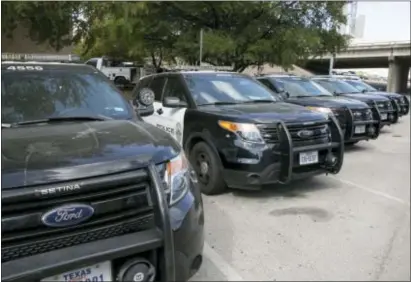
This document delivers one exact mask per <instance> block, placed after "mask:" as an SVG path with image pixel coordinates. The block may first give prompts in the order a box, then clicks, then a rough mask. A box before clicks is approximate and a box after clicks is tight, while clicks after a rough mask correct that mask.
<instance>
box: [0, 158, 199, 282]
mask: <svg viewBox="0 0 411 282" xmlns="http://www.w3.org/2000/svg"><path fill="white" fill-rule="evenodd" d="M192 176H193V177H194V175H193V174H192ZM131 179H133V180H134V181H135V180H136V179H138V180H144V181H149V183H150V186H151V187H152V188H153V189H147V190H146V191H145V192H144V190H141V191H140V190H138V189H137V190H136V192H134V196H132V197H128V198H127V199H126V198H124V199H126V200H127V204H133V205H136V206H145V204H147V208H146V211H145V212H143V213H138V214H136V216H135V217H131V218H130V217H128V218H129V219H128V220H122V218H119V219H118V224H114V225H113V224H111V223H110V224H107V225H101V224H100V227H99V228H96V227H93V226H88V227H87V228H85V227H84V228H82V229H81V230H77V231H72V229H73V227H71V228H70V227H68V228H66V229H65V230H66V231H65V232H63V233H61V234H58V235H55V236H53V237H52V238H47V239H44V240H36V241H35V242H33V243H31V244H29V243H28V242H29V241H30V239H26V240H20V242H21V243H19V244H18V245H10V244H7V241H9V240H12V239H16V237H15V236H13V237H12V236H7V237H6V238H5V235H6V233H4V234H3V236H2V281H22V282H23V281H74V280H77V279H81V277H87V278H88V279H90V281H187V280H188V279H189V278H190V277H191V276H192V275H193V273H195V272H196V271H197V270H198V269H199V267H200V266H201V264H202V256H201V254H202V249H203V243H204V230H203V226H204V214H203V204H202V201H201V195H200V192H199V189H198V187H197V186H196V185H197V183H196V180H194V178H191V179H192V180H190V181H189V183H188V184H189V185H190V188H189V189H188V191H187V193H185V194H184V196H182V197H180V199H177V200H178V201H177V202H176V203H175V204H174V205H173V206H170V205H169V200H170V197H173V195H170V194H167V193H166V192H165V191H167V190H166V189H165V187H164V182H163V181H164V178H163V177H162V176H161V168H160V166H155V165H150V166H149V167H148V168H147V169H146V170H138V171H132V172H128V173H123V174H121V178H120V177H119V176H116V175H114V176H112V177H111V181H112V182H113V181H119V182H120V183H123V184H124V183H126V182H128V183H129V180H131ZM137 183H138V182H137ZM82 184H83V187H92V186H93V185H94V186H95V185H96V184H98V183H96V182H95V181H93V180H90V181H84V182H83V183H82ZM106 184H107V183H106ZM134 186H135V184H134ZM137 186H138V185H137ZM194 186H196V187H197V188H196V189H193V187H194ZM126 187H127V186H124V187H123V186H122V188H126ZM43 188H44V187H43ZM26 192H28V191H26ZM146 193H147V194H146ZM19 195H20V194H19ZM26 195H27V196H29V194H26ZM145 195H147V197H148V202H144V201H143V200H142V199H143V198H144V196H145ZM27 196H26V197H27ZM94 196H95V195H94V194H89V197H94ZM122 199H123V198H118V199H115V200H113V199H112V198H109V199H107V200H101V201H100V202H93V204H92V205H91V206H92V207H94V208H95V211H98V210H100V211H106V210H107V209H109V208H110V205H111V208H115V207H116V205H115V204H119V203H120V202H119V201H122ZM13 200H14V199H12V198H9V199H8V197H7V195H4V194H3V200H2V201H3V207H2V208H4V205H8V206H10V205H12V201H13ZM109 201H111V202H112V203H111V204H110V203H109ZM115 201H117V203H115ZM130 201H132V202H130ZM133 201H134V202H133ZM123 204H126V203H123ZM117 206H118V205H117ZM73 207H76V206H75V205H74V206H73ZM150 207H151V208H150ZM77 208H78V207H77ZM133 212H136V211H133V210H129V211H128V213H133ZM154 215H155V216H154ZM124 216H125V215H124ZM15 219H16V218H10V217H7V218H5V217H3V219H2V226H3V230H4V229H5V228H6V229H9V227H12V226H11V225H9V224H13V222H16V221H13V220H15ZM49 219H50V218H49ZM131 230H133V231H134V232H131ZM73 232H74V233H75V234H74V233H73ZM116 235H117V236H116ZM31 236H32V235H31ZM31 241H33V240H32V239H31ZM90 277H91V278H90ZM91 279H92V280H91ZM133 279H134V280H133ZM86 281H88V280H86Z"/></svg>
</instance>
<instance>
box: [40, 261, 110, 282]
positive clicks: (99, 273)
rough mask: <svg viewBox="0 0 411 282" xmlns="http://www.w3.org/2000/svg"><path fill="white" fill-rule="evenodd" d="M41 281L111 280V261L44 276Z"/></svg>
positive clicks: (95, 281) (94, 281) (77, 281)
mask: <svg viewBox="0 0 411 282" xmlns="http://www.w3.org/2000/svg"><path fill="white" fill-rule="evenodd" d="M41 281H42V282H43V281H64V282H71V281H73V282H74V281H76V282H80V281H82V282H97V281H99V282H100V281H113V277H112V273H111V262H110V261H105V262H102V263H98V264H95V265H91V266H86V267H83V268H79V269H76V270H72V271H67V272H65V273H62V274H58V275H55V276H52V277H48V278H44V279H42V280H41Z"/></svg>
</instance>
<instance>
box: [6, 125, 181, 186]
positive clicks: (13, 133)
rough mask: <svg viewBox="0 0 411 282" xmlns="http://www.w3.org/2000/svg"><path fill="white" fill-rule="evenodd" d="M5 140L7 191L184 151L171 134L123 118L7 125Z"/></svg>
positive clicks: (103, 172)
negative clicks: (16, 125) (50, 123)
mask: <svg viewBox="0 0 411 282" xmlns="http://www.w3.org/2000/svg"><path fill="white" fill-rule="evenodd" d="M1 142H2V152H1V162H2V169H1V182H2V189H5V188H6V189H7V188H12V187H22V186H30V185H39V184H50V183H54V182H59V181H70V180H75V179H80V178H85V177H93V176H99V175H106V174H109V173H116V172H120V171H126V170H130V169H137V168H141V167H143V166H147V164H148V163H149V162H154V163H160V162H164V161H166V160H168V159H171V158H173V157H174V156H176V155H177V154H178V153H179V151H180V149H179V146H178V145H177V143H176V142H175V141H174V139H172V137H171V136H169V135H168V134H167V133H166V132H163V131H162V130H160V129H157V128H155V127H154V126H151V125H149V124H147V123H144V122H131V121H122V120H110V121H96V122H87V123H59V124H58V125H56V124H53V125H34V126H22V127H17V128H9V129H2V135H1Z"/></svg>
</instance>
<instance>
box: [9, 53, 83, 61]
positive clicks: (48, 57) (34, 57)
mask: <svg viewBox="0 0 411 282" xmlns="http://www.w3.org/2000/svg"><path fill="white" fill-rule="evenodd" d="M1 60H2V61H21V62H27V61H36V62H61V63H63V62H80V56H78V55H75V54H68V55H54V54H22V53H1Z"/></svg>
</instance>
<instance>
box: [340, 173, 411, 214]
mask: <svg viewBox="0 0 411 282" xmlns="http://www.w3.org/2000/svg"><path fill="white" fill-rule="evenodd" d="M332 177H333V178H334V179H336V180H338V181H340V182H342V183H344V184H348V185H351V186H353V187H356V188H359V189H362V190H364V191H367V192H369V193H372V194H374V195H377V196H380V197H383V198H386V199H389V200H392V201H395V202H397V203H400V204H403V205H406V206H408V207H410V202H408V201H405V200H403V199H400V198H397V197H394V196H391V195H389V194H387V193H384V192H380V191H376V190H374V189H370V188H367V187H365V186H362V185H359V184H356V183H354V182H351V181H348V180H345V179H341V178H338V177H336V176H332Z"/></svg>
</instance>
